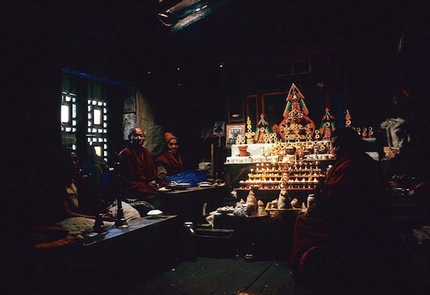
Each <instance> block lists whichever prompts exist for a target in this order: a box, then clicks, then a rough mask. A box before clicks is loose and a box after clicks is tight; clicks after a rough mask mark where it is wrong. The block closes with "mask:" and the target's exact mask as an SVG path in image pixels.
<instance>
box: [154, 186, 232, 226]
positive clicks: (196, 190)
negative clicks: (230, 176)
mask: <svg viewBox="0 0 430 295" xmlns="http://www.w3.org/2000/svg"><path fill="white" fill-rule="evenodd" d="M225 193H226V191H225V187H224V186H210V187H191V188H187V189H185V190H172V191H166V192H163V191H158V193H157V195H156V197H157V198H160V199H161V210H162V211H163V212H164V213H165V214H175V215H178V217H179V219H180V220H182V221H193V222H197V223H198V222H200V221H201V220H202V218H203V216H204V215H205V212H208V213H209V212H211V211H213V210H216V209H217V208H219V207H220V206H222V199H223V197H224V195H225ZM205 204H206V205H205Z"/></svg>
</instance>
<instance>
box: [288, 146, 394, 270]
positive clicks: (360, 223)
mask: <svg viewBox="0 0 430 295" xmlns="http://www.w3.org/2000/svg"><path fill="white" fill-rule="evenodd" d="M383 200H384V190H383V179H382V173H381V170H380V168H379V166H378V164H377V162H375V161H373V160H372V159H371V158H370V157H369V156H367V155H366V154H358V155H347V156H343V157H341V158H340V159H338V160H337V161H336V163H335V164H334V165H333V167H332V168H331V169H330V170H329V171H328V173H327V176H326V180H325V182H324V187H323V190H322V193H321V195H320V196H319V199H317V200H316V203H315V204H314V205H313V206H311V207H310V208H309V210H308V214H307V215H299V216H298V218H297V219H296V223H295V229H294V234H293V245H292V255H291V260H290V263H291V267H292V268H293V269H299V268H301V267H303V263H305V262H304V260H303V258H304V257H305V255H304V254H305V253H306V252H307V251H308V250H309V249H312V248H318V249H330V250H329V251H332V252H334V253H340V252H341V251H349V250H350V249H351V248H354V247H366V248H369V247H373V245H375V243H377V241H378V236H379V235H380V233H379V232H378V228H380V225H381V224H382V220H383V219H384V218H385V217H386V216H384V213H383V211H384V209H383V208H384V205H386V204H384V203H383ZM364 244H366V245H364Z"/></svg>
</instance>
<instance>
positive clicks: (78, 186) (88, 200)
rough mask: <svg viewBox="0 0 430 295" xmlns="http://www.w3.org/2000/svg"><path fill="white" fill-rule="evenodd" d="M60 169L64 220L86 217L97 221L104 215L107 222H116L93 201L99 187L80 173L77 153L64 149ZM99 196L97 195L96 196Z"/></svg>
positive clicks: (103, 217)
mask: <svg viewBox="0 0 430 295" xmlns="http://www.w3.org/2000/svg"><path fill="white" fill-rule="evenodd" d="M60 168H61V171H60V172H61V176H62V180H61V181H62V186H63V187H64V199H63V200H62V204H63V205H62V207H63V210H62V211H63V214H62V216H61V217H62V218H69V217H85V218H91V219H95V218H96V216H97V215H98V214H102V219H103V220H105V221H114V217H113V216H112V214H110V212H109V211H108V210H107V209H105V208H98V206H97V204H95V203H96V202H97V200H93V198H94V192H95V190H96V189H97V186H96V185H95V184H94V183H91V181H90V180H89V179H87V178H85V177H83V176H82V175H81V174H80V173H79V169H80V160H79V157H78V154H77V153H76V151H74V150H73V149H71V148H63V150H62V154H61V159H60ZM95 195H97V194H95Z"/></svg>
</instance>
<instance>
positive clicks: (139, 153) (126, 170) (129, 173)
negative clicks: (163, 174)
mask: <svg viewBox="0 0 430 295" xmlns="http://www.w3.org/2000/svg"><path fill="white" fill-rule="evenodd" d="M119 162H120V173H121V180H122V183H121V188H122V190H123V196H124V197H126V198H127V197H130V198H139V199H141V198H147V197H148V196H153V195H154V194H155V193H156V191H157V189H155V188H153V187H151V186H150V185H149V182H151V181H153V180H155V179H156V178H157V169H156V167H155V163H154V162H153V160H152V157H151V153H150V152H149V151H148V150H147V149H146V148H144V147H139V148H135V147H133V146H131V145H129V146H127V147H126V148H124V149H123V150H122V151H121V152H120V153H119Z"/></svg>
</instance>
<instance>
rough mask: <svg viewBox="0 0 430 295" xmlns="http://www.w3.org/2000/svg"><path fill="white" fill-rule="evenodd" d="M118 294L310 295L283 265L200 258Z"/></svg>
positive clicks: (281, 263) (147, 279)
mask: <svg viewBox="0 0 430 295" xmlns="http://www.w3.org/2000/svg"><path fill="white" fill-rule="evenodd" d="M129 287H130V288H126V289H124V290H123V292H121V293H122V294H128V295H141V294H148V295H151V294H160V295H161V294H165V295H170V294H172V295H173V294H183V295H185V294H187V295H194V294H195V295H202V294H226V295H228V294H264V295H271V294H292V295H294V294H303V295H305V294H313V293H312V292H310V291H309V290H306V289H304V288H302V287H300V286H298V285H296V284H295V283H294V282H293V280H292V279H291V278H290V276H289V268H288V265H287V263H286V262H283V261H281V262H279V261H247V260H244V259H243V258H240V257H238V258H235V259H234V258H233V259H230V258H229V259H223V258H209V257H199V258H197V259H196V260H195V261H183V262H181V263H179V264H178V265H177V266H175V267H172V268H171V269H168V270H166V271H165V272H163V273H161V274H160V275H156V276H154V277H147V278H144V279H142V280H141V281H139V282H136V283H135V284H133V285H130V286H129Z"/></svg>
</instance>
